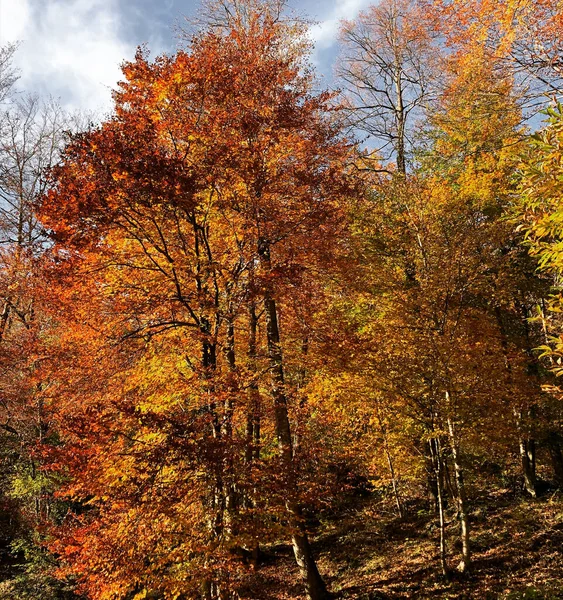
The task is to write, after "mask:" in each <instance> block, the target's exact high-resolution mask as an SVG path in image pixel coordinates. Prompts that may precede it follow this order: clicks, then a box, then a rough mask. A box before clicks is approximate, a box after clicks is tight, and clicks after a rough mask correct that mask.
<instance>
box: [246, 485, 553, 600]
mask: <svg viewBox="0 0 563 600" xmlns="http://www.w3.org/2000/svg"><path fill="white" fill-rule="evenodd" d="M381 509H382V506H381V504H380V503H378V502H377V501H374V500H373V499H359V500H357V501H355V502H354V503H351V505H350V506H348V508H347V509H346V510H344V511H343V512H342V513H341V514H339V515H338V516H337V517H334V516H333V517H332V518H331V519H330V520H327V521H326V522H323V523H322V524H321V526H320V527H319V531H318V534H317V536H316V538H315V540H314V550H315V553H316V556H317V558H318V564H319V570H320V571H321V573H322V574H323V575H324V577H325V580H326V581H327V583H328V585H329V588H330V589H331V591H332V592H333V593H334V595H335V598H339V599H342V600H344V599H355V600H387V599H389V600H391V599H407V598H414V599H421V600H424V599H430V598H431V599H435V600H438V599H440V600H446V599H447V600H453V599H462V600H469V599H471V600H473V599H475V600H493V599H503V600H505V599H506V600H551V599H557V598H561V599H563V496H562V495H561V494H560V493H553V492H552V493H548V494H546V495H545V496H544V497H542V498H540V499H537V500H533V499H528V498H523V497H520V496H516V497H515V494H514V493H513V492H510V491H509V490H501V491H496V492H495V493H493V494H490V495H488V497H482V498H481V499H480V500H479V501H475V502H473V504H472V511H471V525H472V540H473V552H474V563H473V570H472V574H471V576H469V575H467V576H461V575H459V574H458V575H457V576H455V575H454V576H453V577H452V580H451V581H450V582H447V581H445V580H444V578H443V577H442V575H441V570H440V565H439V557H438V536H439V531H438V527H437V523H436V517H435V516H433V515H432V514H430V513H428V512H427V511H424V510H418V511H411V514H410V515H409V516H408V517H405V518H404V519H399V518H398V517H393V516H392V515H390V514H389V513H388V514H387V516H382V514H383V515H384V514H385V511H384V510H381ZM456 533H457V522H455V521H454V522H453V523H450V525H449V527H448V553H449V563H450V566H451V567H452V568H454V569H455V566H456V564H457V562H458V561H459V548H458V545H457V543H456ZM241 598H243V599H245V600H250V599H254V600H282V599H283V600H288V599H295V600H297V599H301V598H304V596H303V595H302V586H301V583H300V578H299V575H298V572H297V569H296V567H295V560H294V558H293V554H292V551H291V548H290V546H288V545H277V546H271V547H267V548H265V551H264V556H263V559H262V564H261V565H260V566H259V568H258V570H257V572H256V573H255V574H254V576H253V577H252V587H251V588H249V589H246V590H242V591H241Z"/></svg>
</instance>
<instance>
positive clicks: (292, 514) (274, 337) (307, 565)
mask: <svg viewBox="0 0 563 600" xmlns="http://www.w3.org/2000/svg"><path fill="white" fill-rule="evenodd" d="M259 254H260V260H261V264H262V266H263V267H264V269H265V270H266V271H269V270H270V268H271V263H270V248H269V245H268V244H267V243H266V242H264V241H262V242H261V243H260V245H259ZM264 314H265V316H266V333H267V340H268V359H269V364H270V373H271V379H272V388H271V390H272V398H273V400H274V416H275V424H276V433H277V438H278V450H279V453H280V459H281V467H282V469H283V474H284V477H285V484H286V486H287V491H288V492H289V494H291V493H292V492H293V491H294V490H295V487H296V481H295V472H294V468H293V466H294V465H293V446H292V438H291V428H290V424H289V415H288V409H287V396H286V392H285V381H284V368H283V356H282V351H281V345H280V330H279V324H278V314H277V307H276V301H275V299H274V298H273V297H272V295H271V292H270V290H268V289H266V290H265V292H264ZM286 508H287V512H288V517H289V525H290V527H291V531H292V545H293V553H294V555H295V560H296V561H297V565H298V566H299V570H300V573H301V576H302V577H303V580H304V582H305V588H306V592H307V597H308V598H309V600H326V599H327V598H329V595H328V592H327V589H326V586H325V583H324V581H323V579H322V577H321V576H320V574H319V571H318V569H317V564H316V562H315V559H314V557H313V552H312V549H311V545H310V543H309V538H308V536H307V532H306V530H305V526H304V521H303V517H302V514H301V509H300V507H299V505H298V504H297V502H296V501H295V500H293V499H291V498H289V499H288V500H287V501H286Z"/></svg>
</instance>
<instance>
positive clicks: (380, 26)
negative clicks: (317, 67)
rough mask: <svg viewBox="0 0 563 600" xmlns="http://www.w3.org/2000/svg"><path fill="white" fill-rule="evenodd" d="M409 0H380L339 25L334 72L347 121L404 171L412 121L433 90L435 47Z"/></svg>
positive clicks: (409, 147) (399, 170)
mask: <svg viewBox="0 0 563 600" xmlns="http://www.w3.org/2000/svg"><path fill="white" fill-rule="evenodd" d="M420 16H421V15H420V13H419V11H418V8H417V7H416V6H415V5H414V4H413V3H412V2H411V1H410V0H385V1H384V2H381V3H379V4H377V5H374V6H371V7H370V8H368V9H367V10H366V11H364V12H362V13H360V15H359V16H358V18H357V19H356V20H355V21H345V22H344V23H343V24H342V29H341V40H342V55H341V57H340V62H339V66H338V74H339V77H340V80H341V82H342V85H343V87H344V89H345V92H346V94H347V96H348V98H349V102H350V108H349V113H350V117H349V118H350V123H351V124H352V126H353V127H354V128H356V129H358V130H359V131H361V132H365V133H367V135H368V136H369V140H370V143H373V144H375V146H376V149H377V151H378V152H379V153H381V155H382V156H383V157H385V158H388V157H389V158H390V157H394V158H395V161H396V165H397V172H398V173H400V174H403V175H404V174H405V173H406V169H407V161H408V158H409V156H410V153H411V151H412V144H413V141H414V140H413V135H414V133H415V125H416V120H417V118H418V117H420V115H421V114H423V113H424V111H425V109H426V108H427V105H428V103H429V102H430V100H431V98H432V97H433V95H434V94H435V84H436V82H435V79H434V75H435V73H434V71H435V68H436V65H437V62H438V54H439V51H438V48H437V46H436V45H435V44H433V40H432V35H431V31H430V29H428V28H423V27H421V26H420Z"/></svg>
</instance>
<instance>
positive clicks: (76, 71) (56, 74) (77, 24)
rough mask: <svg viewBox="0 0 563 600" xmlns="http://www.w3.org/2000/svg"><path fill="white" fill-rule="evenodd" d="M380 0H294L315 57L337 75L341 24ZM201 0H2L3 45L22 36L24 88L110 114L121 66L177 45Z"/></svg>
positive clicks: (323, 70) (19, 59)
mask: <svg viewBox="0 0 563 600" xmlns="http://www.w3.org/2000/svg"><path fill="white" fill-rule="evenodd" d="M372 2H373V0H301V1H299V0H289V6H290V7H291V8H293V9H296V10H298V11H299V13H300V14H305V15H306V16H308V17H310V18H311V19H313V20H314V21H315V22H316V24H315V25H314V26H313V27H312V30H311V35H312V37H313V40H314V42H315V51H314V54H313V62H314V64H315V66H316V67H317V70H318V72H319V73H320V74H321V75H322V76H323V77H325V78H326V79H327V81H330V77H331V74H332V70H333V62H334V58H335V54H336V38H337V34H338V23H339V21H340V20H341V19H343V18H346V19H352V18H354V17H355V16H356V15H357V14H358V12H359V11H360V10H362V9H363V8H365V7H367V6H368V5H369V4H371V3H372ZM198 7H199V1H198V0H0V45H4V44H6V43H9V42H16V41H17V42H19V43H20V46H19V48H18V51H17V54H16V57H15V64H16V66H17V67H18V68H19V70H20V80H19V82H18V88H19V89H21V90H25V91H29V92H37V93H39V94H41V95H42V96H52V97H54V98H56V99H58V100H59V101H60V103H61V104H62V105H63V106H64V107H65V108H67V109H69V110H85V111H93V112H95V113H105V112H108V111H109V110H110V108H111V90H112V89H113V88H115V84H116V83H117V81H119V79H120V68H119V65H120V64H121V63H122V61H123V60H129V59H131V58H133V56H134V53H135V49H136V48H137V46H139V45H141V44H146V45H147V46H148V48H149V49H150V51H151V55H153V56H156V55H157V54H159V53H161V52H172V51H173V50H174V48H175V47H176V44H177V41H176V39H175V36H174V27H175V26H176V25H178V24H181V23H182V22H183V21H184V17H188V18H189V17H190V16H194V15H195V14H196V12H197V9H198Z"/></svg>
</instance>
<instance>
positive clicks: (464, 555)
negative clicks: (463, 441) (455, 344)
mask: <svg viewBox="0 0 563 600" xmlns="http://www.w3.org/2000/svg"><path fill="white" fill-rule="evenodd" d="M446 397H447V401H448V403H449V394H448V392H446ZM448 433H449V437H450V446H451V450H452V458H453V462H454V470H455V480H456V484H457V508H458V518H459V525H460V538H461V561H460V563H459V565H458V567H457V569H458V571H460V573H466V572H467V571H469V569H470V567H471V540H470V526H469V514H468V512H467V494H466V490H465V481H464V477H463V470H462V468H461V464H460V456H459V454H460V452H459V440H458V438H457V433H456V430H455V427H454V423H453V420H452V419H451V417H448Z"/></svg>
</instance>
